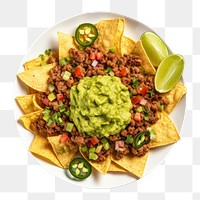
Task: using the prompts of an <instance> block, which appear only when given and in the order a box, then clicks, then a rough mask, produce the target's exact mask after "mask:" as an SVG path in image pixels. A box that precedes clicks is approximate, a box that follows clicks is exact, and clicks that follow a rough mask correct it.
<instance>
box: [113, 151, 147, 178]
mask: <svg viewBox="0 0 200 200" xmlns="http://www.w3.org/2000/svg"><path fill="white" fill-rule="evenodd" d="M148 155H149V152H147V153H146V154H145V155H144V156H141V157H138V156H131V155H126V156H124V157H123V158H121V159H120V160H115V159H114V158H113V157H112V161H113V162H115V163H116V164H118V165H119V166H121V167H123V168H124V169H126V170H127V171H129V172H130V173H132V174H134V175H135V176H137V177H138V178H141V177H142V175H143V172H144V169H145V166H146V162H147V159H148Z"/></svg>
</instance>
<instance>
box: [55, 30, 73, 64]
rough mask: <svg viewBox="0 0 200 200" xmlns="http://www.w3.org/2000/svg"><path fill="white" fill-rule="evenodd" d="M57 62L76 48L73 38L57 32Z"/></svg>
mask: <svg viewBox="0 0 200 200" xmlns="http://www.w3.org/2000/svg"><path fill="white" fill-rule="evenodd" d="M58 45H59V60H61V59H64V58H67V57H68V56H69V50H70V49H71V48H76V44H75V40H74V36H71V35H68V34H65V33H62V32H58Z"/></svg>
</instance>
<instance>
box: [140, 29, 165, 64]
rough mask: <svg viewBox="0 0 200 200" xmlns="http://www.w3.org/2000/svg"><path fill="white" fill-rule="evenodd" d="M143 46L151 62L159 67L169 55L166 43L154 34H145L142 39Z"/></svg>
mask: <svg viewBox="0 0 200 200" xmlns="http://www.w3.org/2000/svg"><path fill="white" fill-rule="evenodd" d="M140 40H141V41H142V45H143V47H144V49H145V51H146V53H147V55H148V57H149V59H150V61H151V63H152V64H153V65H154V66H155V67H157V66H158V65H159V64H160V63H161V62H162V60H163V59H164V58H165V57H166V56H168V55H169V52H168V49H167V46H166V45H165V42H164V41H163V40H162V39H161V38H160V37H159V36H158V35H156V34H155V33H153V32H145V33H143V34H142V36H141V37H140Z"/></svg>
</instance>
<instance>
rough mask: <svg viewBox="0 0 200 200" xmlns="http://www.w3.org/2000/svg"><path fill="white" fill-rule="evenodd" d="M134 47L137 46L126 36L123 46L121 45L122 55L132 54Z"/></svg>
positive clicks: (123, 39)
mask: <svg viewBox="0 0 200 200" xmlns="http://www.w3.org/2000/svg"><path fill="white" fill-rule="evenodd" d="M134 46H135V42H134V41H133V40H132V39H130V38H128V37H126V36H123V37H122V44H121V48H122V50H121V51H122V55H124V54H131V53H132V52H133V48H134Z"/></svg>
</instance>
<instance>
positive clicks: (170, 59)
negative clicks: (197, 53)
mask: <svg viewBox="0 0 200 200" xmlns="http://www.w3.org/2000/svg"><path fill="white" fill-rule="evenodd" d="M183 69H184V59H183V56H181V55H178V54H171V55H169V56H167V57H166V58H165V59H164V60H163V61H162V62H161V63H160V65H159V66H158V69H157V72H156V76H155V88H156V90H157V91H158V92H160V93H164V92H168V91H169V90H171V89H172V88H173V87H174V86H175V85H176V83H177V82H178V81H179V79H180V78H181V75H182V73H183Z"/></svg>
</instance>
